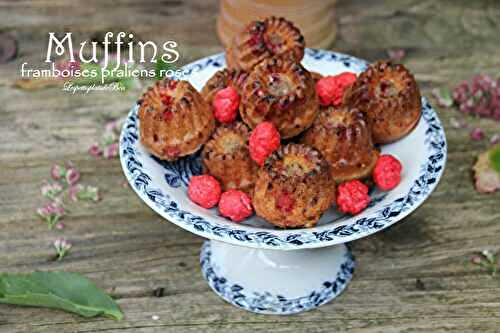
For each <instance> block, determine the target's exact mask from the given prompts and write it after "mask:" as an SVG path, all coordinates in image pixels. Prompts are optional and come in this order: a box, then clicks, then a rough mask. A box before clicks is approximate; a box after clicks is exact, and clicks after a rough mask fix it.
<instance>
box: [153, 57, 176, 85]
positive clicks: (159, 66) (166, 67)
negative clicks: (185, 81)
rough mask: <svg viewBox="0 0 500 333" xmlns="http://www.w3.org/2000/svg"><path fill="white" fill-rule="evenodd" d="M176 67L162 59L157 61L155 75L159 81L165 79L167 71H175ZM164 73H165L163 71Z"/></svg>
mask: <svg viewBox="0 0 500 333" xmlns="http://www.w3.org/2000/svg"><path fill="white" fill-rule="evenodd" d="M175 69H176V68H175V66H174V65H173V64H169V63H167V62H165V61H163V60H162V59H161V58H158V59H156V65H155V75H156V79H157V80H161V79H163V78H164V77H165V76H166V75H165V74H166V73H165V72H167V71H175ZM162 70H163V71H164V72H163V73H162V72H161V71H162Z"/></svg>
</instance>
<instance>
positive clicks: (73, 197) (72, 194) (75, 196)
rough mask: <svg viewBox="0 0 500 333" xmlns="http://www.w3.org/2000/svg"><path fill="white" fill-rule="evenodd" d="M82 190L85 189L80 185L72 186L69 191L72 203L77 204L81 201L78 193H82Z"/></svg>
mask: <svg viewBox="0 0 500 333" xmlns="http://www.w3.org/2000/svg"><path fill="white" fill-rule="evenodd" d="M82 188H83V186H82V185H80V184H76V185H73V186H71V187H70V188H69V190H68V194H69V198H70V199H71V200H72V201H74V202H77V201H78V199H79V197H78V193H80V191H81V190H82Z"/></svg>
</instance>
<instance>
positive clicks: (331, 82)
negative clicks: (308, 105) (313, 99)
mask: <svg viewBox="0 0 500 333" xmlns="http://www.w3.org/2000/svg"><path fill="white" fill-rule="evenodd" d="M354 81H356V74H354V73H350V72H344V73H341V74H338V75H334V76H332V75H330V76H325V77H323V78H321V79H320V80H319V81H318V82H317V83H316V93H317V94H318V97H319V102H320V104H321V105H324V106H328V105H333V106H339V105H340V104H342V98H343V97H344V91H345V90H346V88H348V87H349V86H350V85H351V84H353V83H354Z"/></svg>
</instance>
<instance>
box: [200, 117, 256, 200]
mask: <svg viewBox="0 0 500 333" xmlns="http://www.w3.org/2000/svg"><path fill="white" fill-rule="evenodd" d="M249 135H250V130H249V129H248V127H247V126H246V125H245V124H243V123H242V122H235V123H232V124H230V125H223V126H220V127H218V128H217V130H216V131H215V133H214V134H213V136H212V138H211V139H210V140H209V141H208V142H207V144H206V145H205V147H204V148H203V151H202V162H203V167H204V169H205V171H206V173H209V174H210V175H212V176H214V177H215V178H216V179H217V180H218V181H219V182H220V183H221V186H222V189H223V190H224V191H227V190H230V189H238V190H242V191H244V192H246V193H249V194H251V192H252V190H253V186H254V183H255V177H256V175H257V168H258V167H257V164H255V162H254V161H253V160H252V159H251V158H250V153H249V151H248V138H249Z"/></svg>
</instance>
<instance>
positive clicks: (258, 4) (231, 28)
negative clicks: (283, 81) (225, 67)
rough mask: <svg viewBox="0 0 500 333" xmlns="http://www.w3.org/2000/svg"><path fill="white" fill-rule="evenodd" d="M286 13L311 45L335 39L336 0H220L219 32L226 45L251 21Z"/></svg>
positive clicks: (283, 15)
mask: <svg viewBox="0 0 500 333" xmlns="http://www.w3.org/2000/svg"><path fill="white" fill-rule="evenodd" d="M271 15H274V16H282V17H285V18H286V19H288V20H290V21H292V22H293V23H294V24H295V25H297V26H298V27H299V28H300V30H301V31H302V34H303V35H304V37H305V40H306V46H307V47H314V48H328V47H329V46H331V45H332V43H333V41H334V40H335V35H336V33H337V27H336V25H335V0H290V1H287V0H253V1H252V0H220V1H219V16H218V18H217V34H218V35H219V39H220V40H221V42H222V44H224V46H227V44H228V43H229V42H230V41H231V39H232V37H233V36H234V34H235V33H236V32H238V31H240V30H241V29H243V27H244V26H245V25H246V24H247V23H248V22H250V21H252V20H255V19H262V18H265V17H267V16H271Z"/></svg>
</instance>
